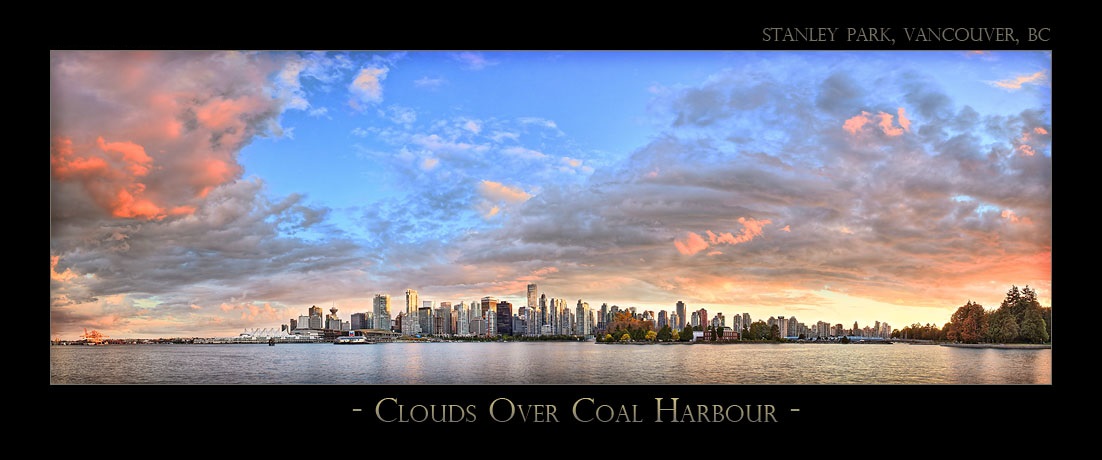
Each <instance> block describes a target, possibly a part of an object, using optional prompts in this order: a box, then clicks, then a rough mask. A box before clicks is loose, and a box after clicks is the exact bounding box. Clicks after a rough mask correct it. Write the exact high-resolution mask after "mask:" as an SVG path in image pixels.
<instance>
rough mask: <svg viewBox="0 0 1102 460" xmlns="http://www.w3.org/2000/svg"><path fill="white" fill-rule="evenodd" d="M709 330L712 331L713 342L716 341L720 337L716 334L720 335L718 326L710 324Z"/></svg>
mask: <svg viewBox="0 0 1102 460" xmlns="http://www.w3.org/2000/svg"><path fill="white" fill-rule="evenodd" d="M708 330H709V331H712V341H713V342H715V341H716V340H717V339H718V338H717V337H716V335H718V334H717V333H716V328H715V327H714V326H708Z"/></svg>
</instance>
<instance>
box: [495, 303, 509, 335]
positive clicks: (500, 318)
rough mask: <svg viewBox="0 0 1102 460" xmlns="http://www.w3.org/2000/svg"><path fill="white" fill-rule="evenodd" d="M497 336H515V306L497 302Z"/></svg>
mask: <svg viewBox="0 0 1102 460" xmlns="http://www.w3.org/2000/svg"><path fill="white" fill-rule="evenodd" d="M496 307H497V335H513V304H511V303H509V302H506V301H504V300H503V301H501V302H497V305H496Z"/></svg>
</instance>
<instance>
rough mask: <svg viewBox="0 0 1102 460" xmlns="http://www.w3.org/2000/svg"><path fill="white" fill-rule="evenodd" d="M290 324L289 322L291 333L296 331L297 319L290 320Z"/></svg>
mask: <svg viewBox="0 0 1102 460" xmlns="http://www.w3.org/2000/svg"><path fill="white" fill-rule="evenodd" d="M290 322H291V330H292V331H293V330H295V329H298V320H297V319H294V318H291V321H290Z"/></svg>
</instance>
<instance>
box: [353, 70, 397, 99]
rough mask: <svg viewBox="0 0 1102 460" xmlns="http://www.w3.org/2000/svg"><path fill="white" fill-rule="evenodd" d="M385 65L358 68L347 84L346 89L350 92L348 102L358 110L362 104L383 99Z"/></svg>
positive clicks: (386, 71) (385, 74)
mask: <svg viewBox="0 0 1102 460" xmlns="http://www.w3.org/2000/svg"><path fill="white" fill-rule="evenodd" d="M389 71H390V69H389V68H387V67H377V66H374V65H372V66H367V67H364V68H362V69H360V73H358V74H357V75H356V78H355V79H354V80H352V83H351V84H349V85H348V91H349V92H350V93H352V99H351V100H350V101H349V104H350V105H351V106H352V107H353V108H355V109H358V110H363V108H364V106H366V105H371V104H378V103H380V102H382V101H383V80H386V76H387V73H388V72H389Z"/></svg>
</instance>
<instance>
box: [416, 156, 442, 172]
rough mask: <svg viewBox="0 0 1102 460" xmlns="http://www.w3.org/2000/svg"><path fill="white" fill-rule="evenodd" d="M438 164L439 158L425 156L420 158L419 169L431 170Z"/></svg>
mask: <svg viewBox="0 0 1102 460" xmlns="http://www.w3.org/2000/svg"><path fill="white" fill-rule="evenodd" d="M439 164H440V160H439V159H436V158H425V159H424V160H421V169H423V170H425V171H432V170H433V169H435V168H436V167H437V166H438V165H439Z"/></svg>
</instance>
